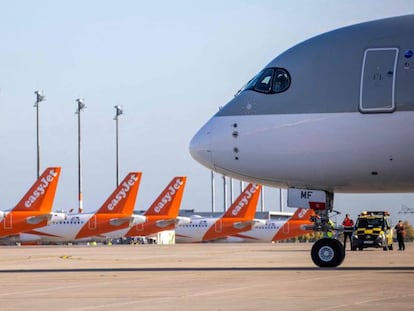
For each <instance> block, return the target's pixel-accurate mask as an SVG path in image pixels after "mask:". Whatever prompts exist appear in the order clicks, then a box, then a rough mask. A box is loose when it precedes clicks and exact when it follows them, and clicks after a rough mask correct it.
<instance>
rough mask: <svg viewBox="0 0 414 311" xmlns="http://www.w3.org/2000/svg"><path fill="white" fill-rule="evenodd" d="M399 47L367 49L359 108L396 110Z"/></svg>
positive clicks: (364, 109) (369, 110)
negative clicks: (396, 76)
mask: <svg viewBox="0 0 414 311" xmlns="http://www.w3.org/2000/svg"><path fill="white" fill-rule="evenodd" d="M397 57H398V49H397V48H375V49H367V50H365V53H364V59H363V62H362V73H361V86H360V102H359V110H360V111H361V112H363V113H367V112H392V111H394V110H395V102H394V98H395V94H394V93H395V75H396V67H397Z"/></svg>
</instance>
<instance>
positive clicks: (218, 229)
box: [214, 219, 223, 232]
mask: <svg viewBox="0 0 414 311" xmlns="http://www.w3.org/2000/svg"><path fill="white" fill-rule="evenodd" d="M214 229H215V230H216V232H221V231H222V230H223V222H222V220H221V219H219V220H217V221H216V223H215V224H214Z"/></svg>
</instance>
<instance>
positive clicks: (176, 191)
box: [144, 176, 187, 218]
mask: <svg viewBox="0 0 414 311" xmlns="http://www.w3.org/2000/svg"><path fill="white" fill-rule="evenodd" d="M186 181H187V177H184V176H181V177H174V178H173V179H172V180H171V182H170V183H169V184H168V186H167V187H166V188H165V189H164V191H163V192H162V193H161V194H160V195H159V196H158V198H157V199H156V200H155V201H154V203H152V205H151V206H150V207H149V208H148V210H147V211H146V212H145V214H144V215H145V216H149V215H154V216H160V215H165V216H168V217H171V218H175V217H177V216H178V210H179V209H180V205H181V199H182V197H183V193H184V188H185V183H186Z"/></svg>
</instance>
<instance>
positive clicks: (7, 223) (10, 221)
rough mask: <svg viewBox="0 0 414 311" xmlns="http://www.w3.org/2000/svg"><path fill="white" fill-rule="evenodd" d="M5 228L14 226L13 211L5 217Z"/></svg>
mask: <svg viewBox="0 0 414 311" xmlns="http://www.w3.org/2000/svg"><path fill="white" fill-rule="evenodd" d="M3 221H4V229H12V228H13V213H10V214H8V215H6V217H4V220H3Z"/></svg>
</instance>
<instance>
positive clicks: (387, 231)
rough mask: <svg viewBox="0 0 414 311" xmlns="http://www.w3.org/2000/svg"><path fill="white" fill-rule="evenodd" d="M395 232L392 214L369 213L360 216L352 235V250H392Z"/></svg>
mask: <svg viewBox="0 0 414 311" xmlns="http://www.w3.org/2000/svg"><path fill="white" fill-rule="evenodd" d="M392 241H393V230H392V227H391V224H390V214H389V213H388V212H385V211H367V212H363V213H361V214H360V215H359V216H358V219H357V221H356V224H355V230H354V233H353V234H352V243H351V250H353V251H355V250H356V249H359V250H363V249H364V248H367V247H375V248H380V247H382V249H383V250H384V251H386V250H392V249H393V247H392Z"/></svg>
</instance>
